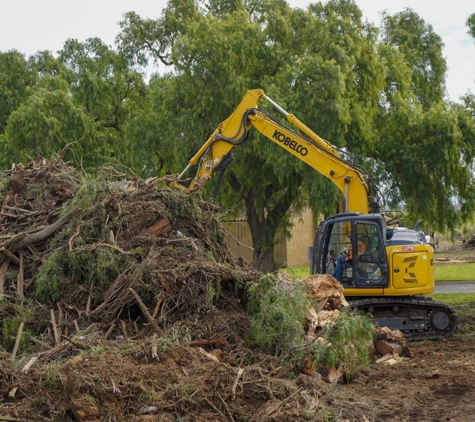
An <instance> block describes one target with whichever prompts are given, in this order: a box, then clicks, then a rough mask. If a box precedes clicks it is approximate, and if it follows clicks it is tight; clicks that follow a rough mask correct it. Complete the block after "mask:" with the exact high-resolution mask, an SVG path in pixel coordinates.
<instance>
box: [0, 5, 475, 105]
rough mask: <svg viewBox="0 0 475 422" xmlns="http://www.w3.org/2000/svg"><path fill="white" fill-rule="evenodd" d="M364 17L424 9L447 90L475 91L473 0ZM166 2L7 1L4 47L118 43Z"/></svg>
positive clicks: (1, 11)
mask: <svg viewBox="0 0 475 422" xmlns="http://www.w3.org/2000/svg"><path fill="white" fill-rule="evenodd" d="M287 2H288V3H289V4H290V5H291V6H292V7H302V8H305V7H306V6H307V5H308V4H309V3H314V2H316V1H309V0H287ZM356 4H357V5H358V6H359V7H360V9H361V10H362V11H363V15H364V17H365V18H366V19H368V20H369V21H370V22H373V23H375V24H379V20H380V17H379V13H380V12H381V11H383V10H387V11H388V12H389V13H391V14H392V13H396V12H400V11H402V10H403V9H404V8H406V7H410V8H411V9H413V10H414V11H415V12H416V13H418V14H419V15H420V16H421V17H422V18H423V19H424V20H425V21H426V22H427V23H430V24H431V25H432V27H433V29H434V31H435V32H436V33H437V34H439V35H440V36H441V37H442V39H443V42H444V44H445V49H444V56H445V58H446V60H447V64H448V68H449V69H448V75H447V81H446V83H447V90H448V94H449V98H450V99H451V100H453V101H456V100H457V99H458V98H459V97H460V96H461V95H463V94H466V93H467V92H468V91H470V92H472V93H474V94H475V44H474V40H473V39H472V38H471V37H469V35H468V34H467V27H466V26H465V22H466V21H467V18H468V16H469V15H470V14H471V13H475V2H474V3H472V2H471V1H469V0H451V1H442V0H356ZM165 5H166V0H155V1H153V0H94V1H92V0H82V1H80V2H72V1H68V0H16V1H7V0H2V6H1V8H0V51H2V52H5V51H8V50H11V49H16V50H18V51H20V52H21V53H24V54H25V56H30V55H32V54H35V53H36V52H38V51H40V50H49V51H51V52H53V53H54V54H56V52H57V51H58V50H61V49H62V47H63V44H64V42H65V41H66V40H67V39H68V38H74V39H77V40H79V41H85V40H86V39H87V38H92V37H98V38H100V39H101V40H102V41H104V42H105V43H106V44H108V45H110V46H114V38H115V36H116V35H117V34H118V33H119V32H120V28H119V26H118V22H119V21H121V20H122V16H123V15H124V13H126V12H130V11H134V12H136V13H138V14H139V15H141V16H142V17H144V18H145V17H147V18H152V19H153V18H158V17H159V16H160V15H161V11H162V8H163V7H164V6H165Z"/></svg>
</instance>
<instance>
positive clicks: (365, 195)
mask: <svg viewBox="0 0 475 422" xmlns="http://www.w3.org/2000/svg"><path fill="white" fill-rule="evenodd" d="M261 99H264V100H266V101H267V102H269V103H270V104H271V105H272V106H273V107H274V108H275V109H276V110H278V111H279V112H280V113H281V114H282V115H283V116H284V117H285V118H286V119H287V121H288V122H290V123H291V124H292V125H294V126H295V127H296V128H297V129H298V130H299V132H298V133H297V132H296V131H294V130H291V129H289V128H288V127H287V126H285V125H283V124H282V123H281V122H280V121H279V120H277V119H276V118H274V117H273V116H272V115H271V114H270V113H268V112H267V111H264V110H262V109H259V108H258V104H259V101H260V100H261ZM251 128H255V129H257V130H258V131H259V132H260V133H262V134H263V135H264V136H266V137H267V138H268V139H269V140H271V141H273V142H275V143H276V144H277V145H279V146H281V147H282V148H283V149H284V150H286V151H287V152H289V153H291V154H292V155H294V156H296V157H297V158H298V159H300V160H301V161H303V162H305V163H307V164H308V165H309V166H310V167H312V168H313V169H315V170H316V171H318V172H319V173H321V174H323V175H324V176H325V177H327V178H328V179H329V180H331V181H332V182H333V183H335V185H336V186H337V187H338V189H339V190H340V191H341V193H342V195H343V197H344V201H343V203H344V209H343V212H341V213H339V214H335V215H333V216H331V217H329V218H327V219H326V220H325V221H323V222H321V223H320V225H319V228H318V230H317V234H316V237H315V243H314V245H313V246H312V247H309V251H310V273H311V274H330V275H333V276H334V277H335V278H336V279H337V280H338V281H340V282H341V283H342V285H343V287H344V294H345V297H346V298H347V300H348V302H349V303H350V305H351V306H353V307H355V308H358V309H360V310H362V311H364V312H366V313H369V314H370V315H371V316H372V319H373V321H374V322H375V323H377V324H378V325H379V326H387V327H389V328H391V329H399V330H401V331H403V332H404V334H405V336H406V338H407V339H408V340H412V341H416V340H436V339H441V338H444V337H447V336H450V335H451V334H452V333H453V332H454V331H455V330H456V329H457V316H456V314H455V311H454V309H453V308H452V307H450V306H448V305H447V304H444V303H441V302H435V301H433V300H432V299H431V298H430V297H427V296H424V295H426V294H430V293H432V292H433V291H434V288H435V281H434V246H433V245H431V244H430V243H427V240H426V237H425V235H424V233H423V232H422V231H421V230H420V223H421V222H418V223H417V224H416V227H415V228H414V229H406V228H401V227H391V226H390V225H389V224H387V222H388V221H389V220H388V218H389V217H388V216H387V215H385V213H384V212H383V210H382V209H381V206H380V205H379V202H378V190H377V187H376V186H375V184H374V183H373V181H372V180H371V177H370V175H369V174H368V172H367V171H366V170H365V169H364V168H363V167H361V166H359V165H357V164H355V163H354V160H351V159H349V158H348V157H351V156H350V155H349V154H347V153H346V152H344V151H341V150H339V149H338V148H337V147H335V146H333V145H331V144H330V143H329V142H328V141H326V140H325V139H323V138H321V137H320V136H318V135H317V134H316V133H315V132H313V131H312V130H311V129H310V128H309V127H307V126H306V125H305V124H303V123H302V122H301V121H300V120H299V119H297V118H296V117H295V116H294V115H293V114H290V113H287V112H286V111H285V110H284V109H283V108H282V107H281V106H279V105H278V104H277V103H276V102H275V101H273V100H272V99H271V98H269V97H268V96H267V95H266V94H265V93H264V92H263V90H261V89H255V90H249V91H247V93H246V94H245V96H244V97H243V99H242V100H241V102H240V103H239V105H238V106H237V107H236V109H235V110H234V112H233V113H232V114H231V115H230V116H229V117H228V118H227V119H226V120H224V121H223V122H221V124H220V125H219V126H218V128H217V129H216V130H215V131H214V133H213V134H212V135H211V136H210V137H209V138H208V140H207V141H206V142H205V143H204V144H203V146H202V147H201V148H200V150H199V151H198V152H197V153H196V154H195V156H194V157H193V158H191V160H190V162H189V164H188V165H187V166H186V168H185V169H184V170H183V172H182V173H181V174H180V175H179V176H178V180H177V181H176V182H174V183H173V185H174V186H175V187H176V188H179V189H182V190H185V191H190V190H192V189H194V188H195V187H197V186H202V185H203V184H204V183H206V181H208V180H209V179H210V178H211V176H212V175H213V173H215V172H220V173H221V176H220V177H222V175H223V173H224V170H225V168H226V167H227V166H228V165H229V164H230V162H231V161H232V150H233V149H234V147H236V146H237V145H241V144H243V143H245V142H246V140H247V137H248V133H249V130H250V129H251ZM343 157H344V158H343ZM194 166H197V171H196V174H195V176H194V177H192V178H190V179H186V180H184V179H183V176H184V175H185V174H186V173H187V172H188V170H189V169H190V168H191V167H194ZM220 184H221V179H219V180H218V183H217V187H219V185H220ZM353 251H354V252H353ZM348 258H351V259H348Z"/></svg>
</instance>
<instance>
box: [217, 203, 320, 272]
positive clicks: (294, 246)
mask: <svg viewBox="0 0 475 422" xmlns="http://www.w3.org/2000/svg"><path fill="white" fill-rule="evenodd" d="M292 223H293V227H292V228H291V229H290V232H291V237H290V238H289V239H282V237H283V236H279V234H278V235H277V238H278V239H279V238H280V239H281V240H278V241H277V244H276V245H275V248H274V261H275V263H276V265H277V266H279V267H284V268H292V267H304V266H306V265H310V261H309V260H308V259H307V247H308V246H313V242H314V240H315V234H316V232H317V226H318V222H316V221H315V219H314V217H313V214H312V212H311V210H310V209H309V208H307V209H305V210H304V211H303V212H302V213H300V214H299V215H295V216H294V217H292ZM224 228H225V229H226V231H227V232H228V234H227V243H228V245H229V247H230V249H231V251H232V252H233V253H234V254H235V255H237V256H242V257H243V258H244V259H246V260H247V261H248V262H250V263H252V261H253V250H252V239H251V232H250V230H249V225H248V224H247V221H246V220H245V218H240V219H236V220H233V221H228V222H225V223H224Z"/></svg>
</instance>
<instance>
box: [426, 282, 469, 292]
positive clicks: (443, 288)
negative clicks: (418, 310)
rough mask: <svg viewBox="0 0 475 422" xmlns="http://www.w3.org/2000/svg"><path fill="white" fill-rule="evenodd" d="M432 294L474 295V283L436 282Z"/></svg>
mask: <svg viewBox="0 0 475 422" xmlns="http://www.w3.org/2000/svg"><path fill="white" fill-rule="evenodd" d="M434 293H475V281H437V282H436V283H435V290H434Z"/></svg>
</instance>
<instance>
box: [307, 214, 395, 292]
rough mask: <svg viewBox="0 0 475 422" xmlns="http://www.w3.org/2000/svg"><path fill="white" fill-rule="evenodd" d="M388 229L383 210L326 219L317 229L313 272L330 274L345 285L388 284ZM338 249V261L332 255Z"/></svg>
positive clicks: (353, 286)
mask: <svg viewBox="0 0 475 422" xmlns="http://www.w3.org/2000/svg"><path fill="white" fill-rule="evenodd" d="M385 236H386V229H385V227H384V219H383V218H382V216H381V215H380V214H361V213H343V214H337V215H335V216H333V217H330V218H328V219H327V220H325V221H323V222H322V223H321V224H320V226H319V229H318V231H317V236H316V238H315V244H314V248H313V251H314V253H313V259H312V265H311V273H312V274H330V275H333V276H334V277H335V278H336V279H337V280H338V281H340V282H341V283H342V285H343V287H344V288H364V289H365V288H368V289H371V288H377V289H378V290H379V289H381V288H385V287H387V286H388V283H389V277H388V258H387V256H386V250H385ZM331 251H337V254H339V255H338V257H337V259H336V263H335V264H334V265H332V266H330V265H328V263H329V262H332V260H331V259H329V255H330V253H331Z"/></svg>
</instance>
